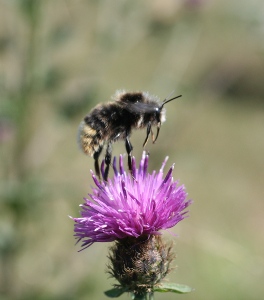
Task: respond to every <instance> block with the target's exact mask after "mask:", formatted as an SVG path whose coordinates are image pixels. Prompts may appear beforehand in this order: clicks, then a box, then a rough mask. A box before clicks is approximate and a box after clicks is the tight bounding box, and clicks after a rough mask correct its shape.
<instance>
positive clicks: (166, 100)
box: [161, 95, 182, 108]
mask: <svg viewBox="0 0 264 300" xmlns="http://www.w3.org/2000/svg"><path fill="white" fill-rule="evenodd" d="M181 96H182V95H179V96H176V97H173V98H171V99H165V100H164V101H163V102H162V104H161V108H162V107H163V106H164V105H165V104H166V103H168V102H170V101H172V100H175V99H177V98H180V97H181Z"/></svg>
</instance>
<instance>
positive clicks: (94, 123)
mask: <svg viewBox="0 0 264 300" xmlns="http://www.w3.org/2000/svg"><path fill="white" fill-rule="evenodd" d="M179 97H181V95H179V96H176V97H174V98H171V99H165V100H164V101H163V102H160V100H159V98H158V97H156V96H152V95H150V94H149V93H148V92H126V91H124V90H118V91H117V92H116V93H115V95H114V96H113V97H112V100H113V101H111V102H108V103H105V104H98V105H97V106H96V107H94V108H93V109H92V110H91V111H90V113H89V114H88V115H86V116H85V117H84V119H83V121H82V122H81V123H80V125H79V131H78V142H79V145H80V147H81V149H82V150H83V152H84V153H85V154H87V155H89V156H91V157H93V158H94V167H95V172H96V175H97V176H98V178H99V179H100V169H99V156H100V154H101V152H102V150H103V147H104V146H105V145H106V152H105V165H106V168H105V172H104V175H103V177H104V178H103V179H104V180H105V181H107V177H108V173H109V166H110V164H111V158H112V143H114V142H116V141H117V140H124V141H125V147H126V152H127V154H128V168H129V170H130V171H131V169H132V150H133V146H132V145H131V142H130V135H131V132H132V130H133V129H143V128H146V129H147V134H146V138H145V140H144V143H143V147H144V146H145V145H146V143H147V141H148V139H149V135H150V133H151V136H152V142H153V143H155V142H156V140H157V138H158V135H159V131H160V127H161V123H163V122H164V121H165V109H164V105H165V104H166V103H168V102H170V101H172V100H174V99H176V98H179ZM153 126H157V132H156V135H155V136H154V133H153V131H152V127H153Z"/></svg>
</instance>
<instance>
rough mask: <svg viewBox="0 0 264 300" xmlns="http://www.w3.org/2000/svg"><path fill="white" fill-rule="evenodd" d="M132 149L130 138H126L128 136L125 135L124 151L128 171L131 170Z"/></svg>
mask: <svg viewBox="0 0 264 300" xmlns="http://www.w3.org/2000/svg"><path fill="white" fill-rule="evenodd" d="M132 150H133V146H132V145H131V143H130V140H129V138H128V136H127V137H126V152H127V155H128V169H129V171H131V170H132Z"/></svg>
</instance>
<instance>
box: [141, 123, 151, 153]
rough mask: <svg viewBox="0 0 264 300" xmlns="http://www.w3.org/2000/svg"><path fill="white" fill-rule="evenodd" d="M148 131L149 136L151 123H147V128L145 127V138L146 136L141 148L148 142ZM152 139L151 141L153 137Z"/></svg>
mask: <svg viewBox="0 0 264 300" xmlns="http://www.w3.org/2000/svg"><path fill="white" fill-rule="evenodd" d="M150 131H151V134H152V130H151V123H150V122H149V123H148V126H147V136H146V139H145V141H144V143H143V147H145V146H146V144H147V142H148V138H149V134H150ZM152 139H153V137H152Z"/></svg>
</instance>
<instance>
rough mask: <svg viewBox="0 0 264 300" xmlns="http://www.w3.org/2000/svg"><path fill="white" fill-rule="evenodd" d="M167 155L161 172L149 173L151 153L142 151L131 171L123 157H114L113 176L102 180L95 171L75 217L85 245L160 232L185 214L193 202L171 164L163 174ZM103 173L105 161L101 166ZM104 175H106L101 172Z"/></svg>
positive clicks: (79, 238)
mask: <svg viewBox="0 0 264 300" xmlns="http://www.w3.org/2000/svg"><path fill="white" fill-rule="evenodd" d="M167 159H168V158H166V159H165V160H164V162H163V164H162V166H161V168H160V170H159V171H158V172H156V171H153V172H152V173H151V174H150V173H148V161H149V156H148V155H146V154H145V152H143V155H142V158H141V161H140V163H139V166H138V168H137V167H136V161H135V158H133V159H132V171H131V173H130V172H126V171H125V169H124V165H123V157H122V156H120V158H119V168H117V165H116V159H114V161H113V170H114V176H113V178H112V179H108V181H107V182H104V181H103V182H100V181H99V180H98V179H97V178H96V176H95V175H94V174H93V172H92V177H93V180H94V183H95V187H94V188H93V189H92V193H91V194H89V198H85V199H84V200H85V203H84V204H83V205H81V207H82V211H81V212H80V214H81V217H79V218H72V219H73V220H74V221H75V228H74V231H75V236H76V238H77V239H78V241H82V249H84V248H87V247H89V246H91V245H92V244H93V243H94V242H111V241H119V240H121V239H125V238H136V239H137V238H142V237H150V236H152V235H160V234H161V230H164V229H168V228H171V227H173V226H175V225H176V224H177V223H178V222H180V221H181V220H183V219H184V218H185V217H186V213H187V211H186V210H185V209H186V208H187V207H188V206H189V205H190V203H191V201H190V200H186V197H187V193H186V192H185V187H184V185H178V181H174V179H173V177H172V171H173V168H174V166H172V167H171V168H170V169H169V171H168V173H167V174H166V175H165V176H163V170H164V167H165V164H166V162H167ZM101 172H102V175H104V163H103V164H102V166H101ZM102 177H104V176H102Z"/></svg>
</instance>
